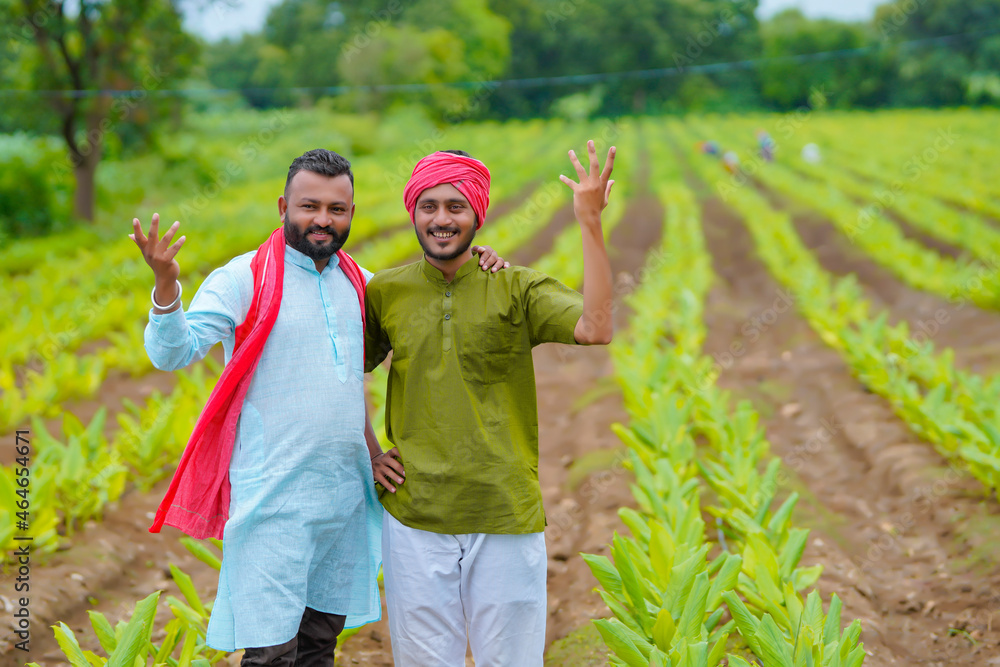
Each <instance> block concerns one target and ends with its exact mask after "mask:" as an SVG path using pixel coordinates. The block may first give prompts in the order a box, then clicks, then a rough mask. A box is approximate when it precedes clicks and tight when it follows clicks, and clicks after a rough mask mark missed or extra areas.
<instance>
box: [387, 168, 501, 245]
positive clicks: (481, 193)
mask: <svg viewBox="0 0 1000 667" xmlns="http://www.w3.org/2000/svg"><path fill="white" fill-rule="evenodd" d="M442 183H451V184H452V185H454V186H455V187H456V188H458V191H459V192H461V193H462V194H463V195H465V198H466V199H468V200H469V203H470V204H471V205H472V210H473V211H475V212H476V219H477V220H478V223H477V224H476V229H479V228H480V227H482V226H483V223H484V222H486V209H487V208H489V205H490V170H489V169H487V168H486V165H485V164H483V163H482V162H480V161H479V160H477V159H475V158H471V157H465V156H464V155H455V154H454V153H445V152H443V151H438V152H437V153H433V154H431V155H428V156H427V157H425V158H424V159H422V160H421V161H420V162H418V163H417V164H416V166H415V167H413V173H412V174H410V180H409V181H407V183H406V187H405V188H404V189H403V203H405V204H406V210H407V211H409V212H410V222H413V223H416V217H415V211H416V208H417V198H418V197H420V193H421V192H423V191H424V190H426V189H427V188H433V187H436V186H438V185H441V184H442Z"/></svg>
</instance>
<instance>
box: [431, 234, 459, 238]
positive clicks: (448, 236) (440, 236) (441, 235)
mask: <svg viewBox="0 0 1000 667" xmlns="http://www.w3.org/2000/svg"><path fill="white" fill-rule="evenodd" d="M457 234H458V232H430V235H431V236H433V237H434V238H436V239H450V238H452V237H453V236H456V235H457Z"/></svg>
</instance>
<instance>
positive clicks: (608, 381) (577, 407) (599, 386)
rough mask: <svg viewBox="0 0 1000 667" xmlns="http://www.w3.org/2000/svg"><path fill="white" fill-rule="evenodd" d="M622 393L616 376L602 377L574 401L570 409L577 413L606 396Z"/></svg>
mask: <svg viewBox="0 0 1000 667" xmlns="http://www.w3.org/2000/svg"><path fill="white" fill-rule="evenodd" d="M621 393H622V388H621V387H620V386H618V382H616V381H615V379H614V377H612V376H610V375H608V376H605V377H602V378H600V379H599V380H597V381H596V383H595V385H594V388H593V389H590V390H588V391H586V392H585V393H584V394H583V396H581V397H580V398H578V399H576V400H575V401H573V405H572V407H571V408H570V411H571V412H573V413H574V414H575V413H577V412H580V411H581V410H583V409H584V408H585V407H587V406H588V405H590V404H592V403H596V402H597V401H599V400H601V399H602V398H604V397H605V396H613V395H616V394H618V395H620V394H621Z"/></svg>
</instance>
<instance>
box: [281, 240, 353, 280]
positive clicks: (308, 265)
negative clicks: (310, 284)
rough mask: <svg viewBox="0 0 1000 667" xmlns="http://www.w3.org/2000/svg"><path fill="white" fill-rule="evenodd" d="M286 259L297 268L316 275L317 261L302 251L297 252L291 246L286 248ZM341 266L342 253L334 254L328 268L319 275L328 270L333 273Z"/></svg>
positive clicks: (324, 268) (325, 267) (327, 265)
mask: <svg viewBox="0 0 1000 667" xmlns="http://www.w3.org/2000/svg"><path fill="white" fill-rule="evenodd" d="M285 258H286V259H287V260H288V261H289V262H291V263H292V264H294V265H295V266H298V267H300V268H303V269H305V270H307V271H312V272H314V273H316V272H317V271H316V260H314V259H313V258H312V257H310V256H309V255H307V254H305V253H304V252H302V251H301V250H296V249H295V248H293V247H292V246H290V245H286V246H285ZM339 265H340V251H338V252H337V253H334V255H333V256H332V257H330V261H329V262H327V264H326V266H324V267H323V271H319V272H318V273H324V272H326V271H327V270H330V271H333V270H334V269H336V268H337V267H338V266H339Z"/></svg>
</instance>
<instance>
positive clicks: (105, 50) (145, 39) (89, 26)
mask: <svg viewBox="0 0 1000 667" xmlns="http://www.w3.org/2000/svg"><path fill="white" fill-rule="evenodd" d="M3 2H4V3H3V4H2V5H0V12H2V14H0V22H2V23H3V25H4V26H6V27H8V30H9V33H8V37H7V39H8V40H13V41H15V42H16V44H15V45H13V48H12V49H11V45H10V43H9V42H8V49H10V50H11V52H12V53H13V54H14V56H15V57H16V60H14V61H13V62H12V63H10V64H9V65H8V67H6V68H4V69H5V70H7V71H8V72H14V73H15V74H14V76H16V77H17V78H18V80H19V81H20V82H21V83H23V84H24V85H25V86H26V87H27V88H29V89H30V90H34V91H37V93H38V94H37V95H35V96H26V97H25V98H24V99H25V100H27V105H28V106H29V107H30V108H31V110H32V111H33V112H37V113H35V118H36V119H37V120H35V122H33V123H32V125H33V126H34V127H35V129H40V130H43V131H46V130H51V128H52V127H53V126H54V125H55V126H57V127H58V130H59V133H60V134H61V136H62V138H63V140H64V141H65V143H66V147H67V149H68V153H69V162H70V165H71V170H72V173H73V176H74V178H75V181H76V191H75V193H74V198H73V212H74V215H75V216H76V217H78V218H81V219H85V220H93V217H94V178H95V175H96V171H97V165H98V164H99V162H100V160H101V157H102V154H103V152H104V150H105V147H106V145H107V144H108V140H109V139H111V138H116V137H117V138H120V135H121V134H122V132H123V131H127V130H128V128H129V126H130V125H131V126H132V128H133V129H134V128H135V127H136V126H148V125H149V124H150V123H151V122H152V121H153V119H154V118H155V117H156V116H157V115H158V113H157V112H158V111H161V110H162V109H157V107H156V106H155V105H152V104H151V103H150V94H151V93H152V92H153V91H155V90H157V89H161V88H169V87H170V83H171V82H172V81H174V80H176V79H177V78H178V77H180V76H182V75H183V74H184V73H185V72H186V71H187V70H188V69H189V68H190V66H191V65H192V64H193V63H194V60H195V56H196V54H197V51H196V49H195V42H194V40H193V39H192V38H191V37H189V36H188V35H187V34H185V33H184V32H183V30H182V29H181V18H180V14H179V12H178V10H177V8H176V7H175V6H174V5H173V4H172V2H171V1H170V0H79V1H77V2H70V1H68V0H3ZM8 75H9V74H8ZM72 91H77V92H72ZM110 91H123V92H127V94H125V95H115V94H112V93H111V92H110ZM39 99H41V100H44V102H45V103H46V104H45V105H44V106H43V105H41V104H39ZM43 109H44V110H45V111H46V113H41V111H42V110H43Z"/></svg>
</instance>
